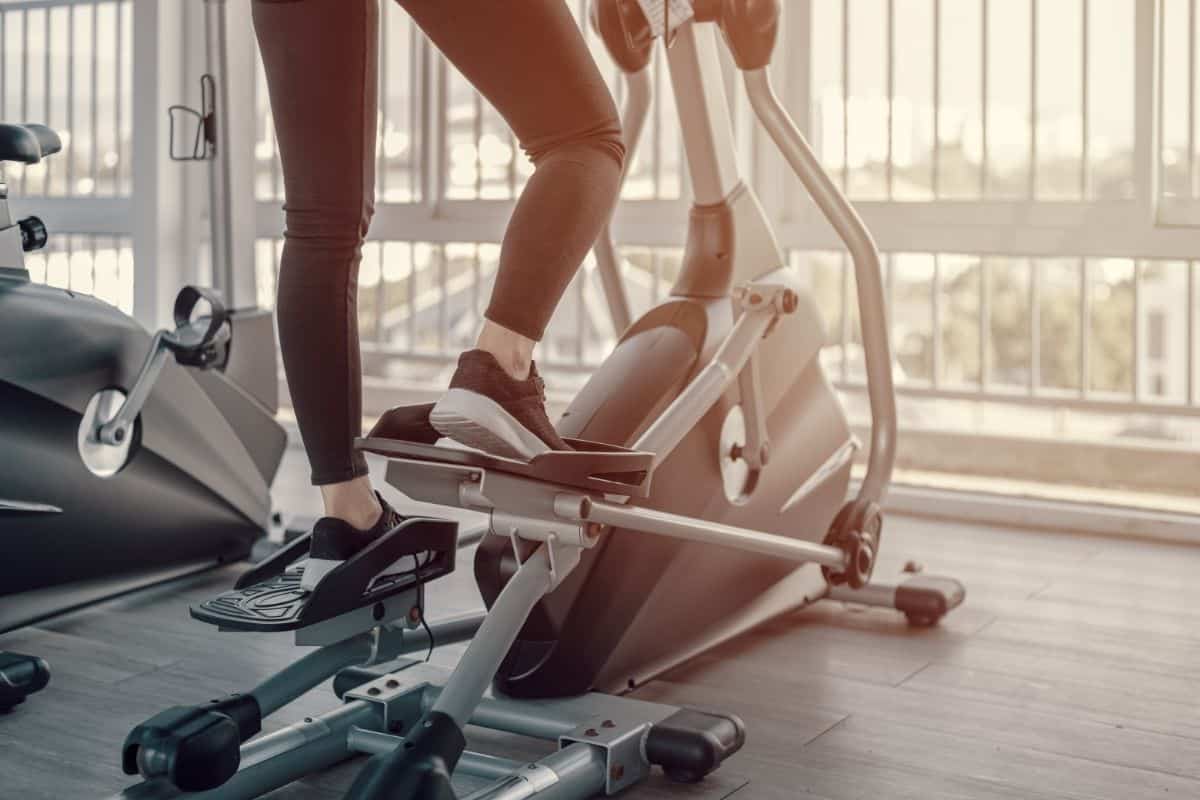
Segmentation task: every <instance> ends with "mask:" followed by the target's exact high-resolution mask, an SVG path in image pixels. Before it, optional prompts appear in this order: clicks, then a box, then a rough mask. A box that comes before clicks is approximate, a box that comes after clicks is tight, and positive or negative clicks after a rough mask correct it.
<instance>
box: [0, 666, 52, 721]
mask: <svg viewBox="0 0 1200 800" xmlns="http://www.w3.org/2000/svg"><path fill="white" fill-rule="evenodd" d="M49 682H50V666H49V665H48V664H47V663H46V662H45V661H43V660H42V659H40V658H38V657H37V656H27V655H24V654H22V653H0V712H4V711H8V710H10V709H11V708H13V706H16V705H17V704H18V703H22V702H24V700H25V698H26V697H28V696H29V695H31V694H33V693H34V692H38V691H41V690H42V689H45V688H46V684H48V683H49Z"/></svg>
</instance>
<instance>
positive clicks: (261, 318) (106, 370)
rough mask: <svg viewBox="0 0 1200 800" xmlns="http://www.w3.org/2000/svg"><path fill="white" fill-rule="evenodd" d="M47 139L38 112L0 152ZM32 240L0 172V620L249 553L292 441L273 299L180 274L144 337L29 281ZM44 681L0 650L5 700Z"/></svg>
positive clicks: (1, 627) (38, 154) (31, 159)
mask: <svg viewBox="0 0 1200 800" xmlns="http://www.w3.org/2000/svg"><path fill="white" fill-rule="evenodd" d="M60 146H61V145H60V142H59V139H58V136H57V135H56V134H55V133H54V132H53V131H51V130H50V129H49V128H46V127H44V126H41V125H10V124H0V162H3V161H14V162H21V163H25V164H33V163H37V162H38V161H39V160H41V159H42V158H44V157H46V156H48V155H50V154H52V153H55V152H57V151H58V150H59V149H60ZM45 243H46V228H45V226H44V225H43V224H42V222H41V220H39V219H37V218H36V217H29V218H26V219H22V220H20V221H18V222H14V221H13V220H12V219H11V217H10V214H9V209H8V193H7V187H6V186H5V184H4V183H3V182H0V409H2V410H3V413H0V445H2V450H3V453H4V457H3V458H2V459H0V533H2V535H3V541H4V548H5V551H4V555H3V557H2V558H0V633H3V632H4V631H8V630H12V629H14V628H18V627H22V626H24V625H28V624H31V623H34V622H37V621H38V620H41V619H44V618H46V617H49V616H52V615H55V614H60V613H63V612H65V611H68V610H71V609H73V608H78V607H82V606H84V605H88V604H91V603H94V602H97V601H99V600H101V599H104V598H108V597H112V596H115V595H118V594H123V593H126V592H129V591H133V590H135V589H139V588H143V587H146V586H149V585H151V584H155V583H160V582H163V581H166V580H170V579H172V578H177V577H181V576H183V575H187V574H191V573H193V572H196V571H199V570H201V569H208V568H211V567H214V566H216V565H219V564H223V563H227V562H230V561H236V560H240V559H244V558H246V557H247V556H249V555H250V553H251V548H252V546H253V545H254V544H255V542H257V541H258V540H259V539H261V538H262V537H263V536H264V534H265V532H266V531H267V530H268V528H269V526H270V524H271V498H270V485H271V482H272V480H273V479H274V476H275V472H276V470H277V468H278V466H279V462H280V459H281V458H282V455H283V451H284V448H285V447H286V444H287V435H286V432H285V431H284V430H283V428H282V427H281V426H280V425H279V424H278V423H277V422H276V421H275V419H274V414H275V411H276V408H277V397H276V395H277V391H278V388H277V386H276V385H275V378H274V376H275V344H274V329H273V326H272V321H271V316H270V313H269V312H264V311H259V310H256V309H255V310H246V311H242V310H227V309H225V308H224V306H223V305H222V303H221V300H220V298H219V296H218V295H217V294H216V293H214V292H212V291H210V290H207V289H201V288H196V287H191V286H189V287H185V288H184V289H183V290H181V291H180V293H179V295H178V297H177V298H176V302H175V309H174V317H175V324H174V327H173V328H170V329H166V330H162V331H159V332H158V333H156V334H154V335H153V336H151V335H150V334H148V333H147V332H146V331H145V330H144V329H143V328H142V327H141V326H140V325H139V324H138V323H137V322H136V321H134V320H133V319H132V318H130V317H129V316H127V315H126V314H124V313H122V312H121V311H119V310H118V309H116V308H114V307H113V306H110V305H108V304H107V303H105V302H102V301H100V300H98V299H95V298H93V297H89V296H85V295H81V294H77V293H75V292H72V291H70V290H66V289H57V288H54V287H51V286H46V285H42V284H38V283H33V282H32V281H31V280H30V277H29V273H28V271H27V270H26V269H25V267H24V253H25V252H29V251H32V250H36V249H39V248H41V247H43V246H44V245H45ZM48 678H49V673H48V671H47V669H46V665H45V662H43V661H41V660H40V659H36V658H32V657H28V656H23V657H18V656H17V654H11V653H9V654H0V707H3V706H8V707H11V706H12V705H15V703H16V702H20V699H23V698H24V696H25V695H26V694H28V693H30V692H31V691H36V690H37V689H40V688H42V687H43V686H45V684H46V681H47V680H48ZM10 700H12V701H14V702H9V701H10Z"/></svg>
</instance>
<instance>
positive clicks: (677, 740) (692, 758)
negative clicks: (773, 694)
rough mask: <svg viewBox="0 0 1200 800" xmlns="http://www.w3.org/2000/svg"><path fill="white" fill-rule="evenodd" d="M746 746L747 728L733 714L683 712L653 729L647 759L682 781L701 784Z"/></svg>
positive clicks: (648, 740)
mask: <svg viewBox="0 0 1200 800" xmlns="http://www.w3.org/2000/svg"><path fill="white" fill-rule="evenodd" d="M745 743H746V725H745V723H743V722H742V721H741V720H740V719H739V718H737V717H735V716H733V715H732V714H730V715H717V714H708V713H705V712H703V711H695V710H693V709H688V708H684V709H680V710H679V711H677V712H675V713H674V714H672V715H671V716H669V717H667V718H666V719H665V720H663V721H662V722H660V723H658V724H657V725H655V726H654V727H653V728H651V729H650V735H649V736H647V737H646V759H647V760H648V761H649V762H650V763H651V764H657V765H659V766H660V767H662V768H663V770H664V771H665V772H666V773H667V775H668V776H669V777H671V778H673V779H674V780H679V781H688V782H692V781H698V780H700V779H701V778H703V777H704V776H705V775H707V774H708V773H710V772H712V771H713V770H715V769H716V768H717V767H719V766H720V765H721V762H722V761H724V760H725V759H727V758H729V756H731V755H733V754H734V753H736V752H737V751H738V750H740V749H741V748H742V745H744V744H745Z"/></svg>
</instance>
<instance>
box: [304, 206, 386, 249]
mask: <svg viewBox="0 0 1200 800" xmlns="http://www.w3.org/2000/svg"><path fill="white" fill-rule="evenodd" d="M374 214H375V209H374V205H373V204H371V203H365V204H363V205H362V206H361V207H360V208H358V209H353V208H351V209H344V208H306V207H293V206H285V207H284V220H285V224H286V229H285V231H284V237H285V238H286V239H287V240H288V241H289V242H293V243H296V244H300V245H301V246H307V247H319V248H337V247H354V248H357V247H360V246H361V245H362V243H363V242H364V241H365V240H366V238H367V231H368V229H369V228H370V225H371V218H372V217H373V216H374Z"/></svg>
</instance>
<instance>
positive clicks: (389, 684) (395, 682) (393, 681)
mask: <svg viewBox="0 0 1200 800" xmlns="http://www.w3.org/2000/svg"><path fill="white" fill-rule="evenodd" d="M384 686H386V687H387V688H389V689H395V688H397V687H399V686H400V681H398V680H396V679H395V678H393V679H391V680H389V681H388V682H387V683H385V684H384Z"/></svg>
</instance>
